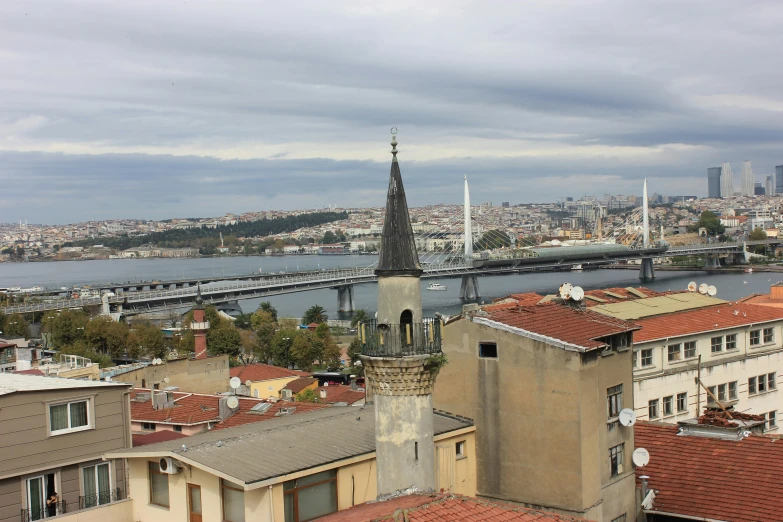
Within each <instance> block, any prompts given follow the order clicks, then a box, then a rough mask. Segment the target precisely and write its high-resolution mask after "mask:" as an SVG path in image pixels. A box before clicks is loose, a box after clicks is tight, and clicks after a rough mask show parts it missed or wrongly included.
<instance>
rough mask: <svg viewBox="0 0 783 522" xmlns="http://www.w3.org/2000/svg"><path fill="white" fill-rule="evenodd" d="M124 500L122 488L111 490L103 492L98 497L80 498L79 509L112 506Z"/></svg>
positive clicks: (87, 496)
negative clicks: (113, 503)
mask: <svg viewBox="0 0 783 522" xmlns="http://www.w3.org/2000/svg"><path fill="white" fill-rule="evenodd" d="M118 500H122V490H121V489H120V488H114V489H110V490H109V491H102V492H100V493H98V494H97V495H86V496H84V497H79V509H87V508H91V507H95V506H102V505H104V504H111V503H112V502H117V501H118Z"/></svg>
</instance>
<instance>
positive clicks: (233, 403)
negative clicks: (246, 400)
mask: <svg viewBox="0 0 783 522" xmlns="http://www.w3.org/2000/svg"><path fill="white" fill-rule="evenodd" d="M226 406H228V407H229V408H231V409H232V410H233V409H236V407H237V406H239V399H237V397H236V395H231V396H230V397H229V398H228V399H226Z"/></svg>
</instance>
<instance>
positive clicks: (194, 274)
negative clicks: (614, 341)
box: [0, 255, 781, 318]
mask: <svg viewBox="0 0 783 522" xmlns="http://www.w3.org/2000/svg"><path fill="white" fill-rule="evenodd" d="M375 259H376V258H375V257H374V256H359V255H356V256H283V257H229V258H203V259H111V260H102V261H66V262H52V263H0V286H20V287H22V288H26V287H31V286H35V285H39V286H43V287H47V288H59V287H61V286H68V287H70V286H74V285H83V284H89V283H97V282H127V281H149V280H156V279H157V280H162V279H175V278H176V279H179V278H198V277H216V276H221V275H225V276H232V275H247V274H251V273H258V271H259V269H260V270H263V271H264V272H280V271H286V272H291V271H295V270H317V269H320V268H334V267H365V266H369V265H370V264H372V263H373V262H374V261H375ZM657 276H658V277H657V279H656V280H655V281H653V282H649V283H646V284H645V286H648V287H650V288H652V289H654V290H669V289H672V290H673V289H684V288H685V287H686V286H687V284H688V282H689V281H696V282H697V283H708V284H713V285H715V286H716V287H717V288H718V297H720V298H722V299H728V300H734V299H738V298H740V297H744V296H746V295H748V294H751V293H767V292H769V286H770V284H771V283H773V282H777V281H778V279H779V278H781V276H780V275H778V274H768V273H762V272H758V273H755V274H728V273H715V274H708V273H705V272H658V273H657ZM429 281H432V280H424V281H422V299H423V305H424V310H425V313H426V314H427V315H431V314H432V313H434V312H436V311H437V312H441V313H445V314H453V313H456V312H458V311H459V310H460V309H461V307H462V302H461V301H460V299H459V290H460V278H459V277H453V278H443V279H438V282H439V283H441V284H443V285H446V286H447V287H448V290H447V291H445V292H429V291H426V290H424V288H426V286H427V284H428V282H429ZM564 281H568V282H570V283H571V284H573V285H579V286H582V287H584V288H585V289H591V288H606V287H609V286H639V284H640V283H639V279H638V276H637V271H635V270H593V271H586V272H568V273H564V272H556V273H536V274H513V275H502V276H486V277H479V287H480V290H481V296H482V299H481V301H485V300H486V301H490V300H492V299H493V298H496V297H503V296H506V295H508V294H511V293H519V292H531V291H533V292H538V293H542V294H549V293H554V292H556V291H557V288H558V287H559V286H560V285H561V284H562V283H563V282H564ZM262 300H267V301H271V302H272V304H273V305H274V306H275V307H276V308H277V309H278V311H279V313H280V314H281V315H283V316H289V317H300V316H301V315H302V314H303V313H304V311H305V310H306V309H307V308H309V307H310V306H312V305H313V304H319V305H321V306H323V307H324V308H326V310H327V313H328V314H329V316H330V317H332V318H338V317H340V315H339V314H338V311H337V291H335V290H328V289H327V290H313V291H309V292H300V293H296V294H286V295H280V296H274V297H269V298H265V299H248V300H243V301H240V306H241V307H242V309H243V310H244V311H246V312H251V311H253V310H255V309H256V308H257V307H258V304H259V303H260V302H261V301H262ZM377 300H378V293H377V286H376V285H375V284H373V283H370V284H361V285H356V286H355V287H354V303H355V306H356V307H357V308H364V309H366V310H367V311H369V312H371V313H374V312H375V309H376V303H377Z"/></svg>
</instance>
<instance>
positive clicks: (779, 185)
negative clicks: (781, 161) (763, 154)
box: [775, 165, 783, 194]
mask: <svg viewBox="0 0 783 522" xmlns="http://www.w3.org/2000/svg"><path fill="white" fill-rule="evenodd" d="M775 194H783V165H778V166H777V167H775Z"/></svg>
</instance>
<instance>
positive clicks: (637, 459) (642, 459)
mask: <svg viewBox="0 0 783 522" xmlns="http://www.w3.org/2000/svg"><path fill="white" fill-rule="evenodd" d="M631 458H632V459H633V463H634V464H636V467H637V468H643V467H645V466H646V465H647V464H649V463H650V452H649V451H647V450H646V449H644V448H636V449H635V450H633V455H632V457H631Z"/></svg>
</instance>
